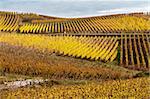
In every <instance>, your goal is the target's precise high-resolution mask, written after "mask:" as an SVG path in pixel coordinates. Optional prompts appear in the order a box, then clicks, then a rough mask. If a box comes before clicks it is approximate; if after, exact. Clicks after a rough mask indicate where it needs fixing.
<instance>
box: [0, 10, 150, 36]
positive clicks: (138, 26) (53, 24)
mask: <svg viewBox="0 0 150 99" xmlns="http://www.w3.org/2000/svg"><path fill="white" fill-rule="evenodd" d="M145 17H146V18H145ZM147 17H149V16H148V15H147V16H146V15H143V14H118V15H110V16H97V17H87V18H59V17H50V16H44V15H37V14H32V13H31V14H30V13H29V14H28V13H22V14H19V13H11V12H0V31H6V32H12V31H15V32H20V33H36V34H39V33H52V34H53V33H74V34H81V33H82V34H84V33H90V34H92V33H121V32H126V33H127V32H130V33H131V32H132V33H133V32H136V33H140V32H146V33H147V32H149V31H150V20H149V19H147Z"/></svg>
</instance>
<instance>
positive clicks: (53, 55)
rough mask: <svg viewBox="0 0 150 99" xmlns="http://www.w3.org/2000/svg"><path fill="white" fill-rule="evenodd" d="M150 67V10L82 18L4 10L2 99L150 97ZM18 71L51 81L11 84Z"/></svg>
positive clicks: (0, 26)
mask: <svg viewBox="0 0 150 99" xmlns="http://www.w3.org/2000/svg"><path fill="white" fill-rule="evenodd" d="M149 69H150V15H149V12H147V13H129V14H116V15H107V16H94V17H83V18H62V17H53V16H45V15H38V14H34V13H17V12H4V11H1V12H0V98H2V99H6V98H30V97H34V98H48V99H49V98H50V99H55V98H56V99H59V98H60V99H61V98H63V99H64V98H65V99H70V98H76V99H82V98H83V99H91V98H94V99H96V98H97V99H101V98H102V99H103V98H112V99H114V98H118V99H119V98H136V99H148V98H150V96H149V94H148V93H149V90H150V89H149V78H148V77H147V76H149V74H150V72H149ZM14 74H15V75H21V77H22V78H26V77H24V76H29V78H31V79H32V78H33V77H40V78H42V79H48V80H52V82H48V81H47V82H44V84H43V83H39V84H33V83H31V82H32V80H31V82H30V83H28V84H27V85H28V86H25V87H23V88H19V85H17V87H13V88H12V87H10V86H8V84H7V83H9V82H15V81H16V80H14V81H13V80H10V79H12V78H13V76H14ZM7 75H13V76H11V77H8V76H7ZM21 77H20V76H19V77H15V79H16V78H18V79H17V80H18V81H19V78H21ZM4 78H5V79H4ZM27 79H28V78H27ZM53 80H54V81H53ZM24 81H26V79H24V80H23V82H24ZM43 81H44V80H43ZM80 82H83V83H82V84H81V83H80ZM49 84H50V85H49ZM20 85H21V84H20ZM23 85H25V84H23ZM14 89H15V90H14Z"/></svg>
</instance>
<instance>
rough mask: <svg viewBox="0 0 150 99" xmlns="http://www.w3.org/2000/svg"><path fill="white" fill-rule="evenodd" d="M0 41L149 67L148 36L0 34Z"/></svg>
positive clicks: (68, 54)
mask: <svg viewBox="0 0 150 99" xmlns="http://www.w3.org/2000/svg"><path fill="white" fill-rule="evenodd" d="M0 42H5V43H8V44H11V45H16V46H23V47H27V48H28V47H32V48H35V49H39V50H41V51H49V52H51V53H56V54H58V55H63V56H71V57H75V58H80V59H88V60H95V61H103V62H114V61H117V63H118V64H120V65H121V66H125V67H128V68H132V69H140V70H148V69H149V57H150V53H149V52H150V51H149V43H150V42H149V35H148V34H144V33H143V34H139V35H131V34H130V35H127V34H126V33H124V34H122V35H121V37H118V36H45V35H33V34H6V33H2V34H0Z"/></svg>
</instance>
